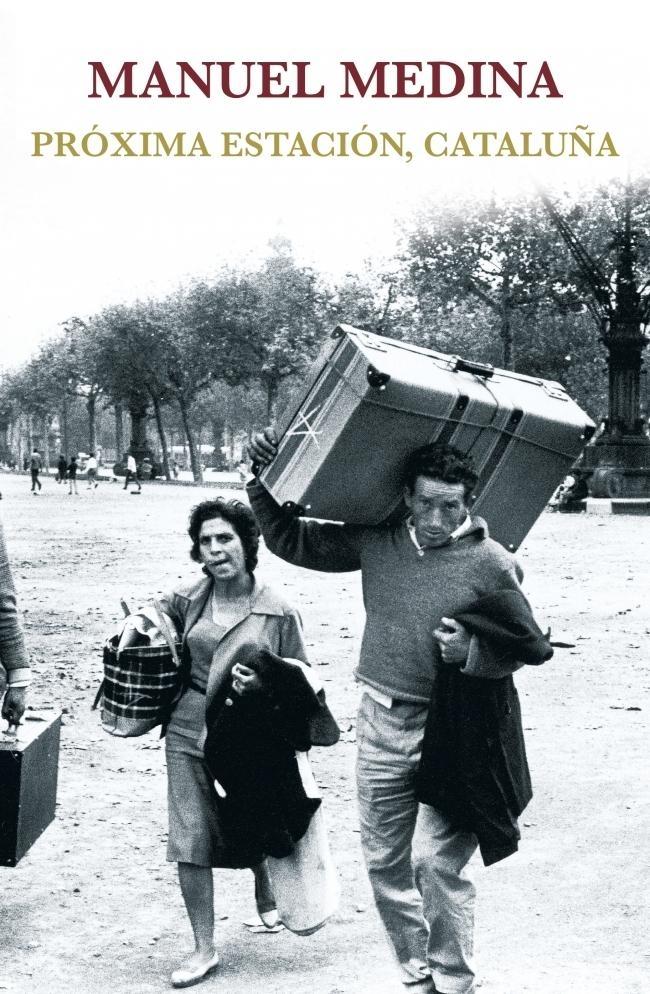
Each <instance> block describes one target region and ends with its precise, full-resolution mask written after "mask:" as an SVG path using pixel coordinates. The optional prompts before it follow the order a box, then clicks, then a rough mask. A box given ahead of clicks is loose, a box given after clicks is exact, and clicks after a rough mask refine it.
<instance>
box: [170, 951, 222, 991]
mask: <svg viewBox="0 0 650 994" xmlns="http://www.w3.org/2000/svg"><path fill="white" fill-rule="evenodd" d="M190 963H191V961H190ZM218 965H219V956H218V955H217V953H214V954H213V956H211V957H210V959H208V960H204V961H202V962H199V963H197V964H196V965H187V966H180V967H179V968H178V970H174V972H173V973H172V976H171V981H172V987H191V986H192V984H200V983H201V981H202V980H204V979H205V978H206V977H207V976H208V974H209V973H212V971H213V970H216V968H217V967H218Z"/></svg>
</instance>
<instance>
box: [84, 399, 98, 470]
mask: <svg viewBox="0 0 650 994" xmlns="http://www.w3.org/2000/svg"><path fill="white" fill-rule="evenodd" d="M96 407H97V396H96V394H95V393H94V392H93V391H92V390H91V391H90V394H89V395H88V399H87V400H86V410H87V411H88V452H89V453H90V455H91V456H94V454H95V450H96V449H97V428H96V417H95V414H96Z"/></svg>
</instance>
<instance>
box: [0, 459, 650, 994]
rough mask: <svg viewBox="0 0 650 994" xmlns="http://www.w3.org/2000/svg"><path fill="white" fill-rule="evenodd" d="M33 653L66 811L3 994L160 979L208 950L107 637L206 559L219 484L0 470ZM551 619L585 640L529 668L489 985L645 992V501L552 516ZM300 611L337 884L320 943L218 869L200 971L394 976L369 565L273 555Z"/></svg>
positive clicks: (357, 989) (303, 978)
mask: <svg viewBox="0 0 650 994" xmlns="http://www.w3.org/2000/svg"><path fill="white" fill-rule="evenodd" d="M0 489H1V490H2V491H3V501H2V504H1V505H0V513H2V517H3V520H4V526H5V530H6V533H7V539H8V542H9V550H10V555H11V558H12V562H13V566H14V573H15V577H16V582H17V585H18V588H19V594H20V601H21V607H22V610H23V612H24V620H25V624H26V630H27V636H28V639H29V645H30V648H31V653H32V659H33V664H34V669H35V680H34V685H33V689H32V692H31V705H32V706H33V707H34V708H43V709H49V710H50V713H51V711H52V709H59V710H60V709H62V710H63V712H64V722H65V724H64V727H63V730H62V734H63V738H62V753H61V763H60V781H59V804H58V809H57V811H58V816H57V819H56V820H55V822H54V823H53V824H52V825H51V826H50V827H49V828H48V830H47V831H46V832H45V834H44V835H43V836H42V838H41V839H40V840H39V841H38V842H37V843H36V845H35V846H34V848H33V849H32V850H31V852H30V853H29V854H28V855H27V856H26V857H25V858H24V859H23V860H22V862H21V863H20V864H19V866H18V867H17V868H15V869H2V870H0V879H1V883H2V901H1V907H0V919H1V923H0V934H1V936H2V940H1V943H2V944H1V948H0V991H10V992H11V994H59V992H63V991H72V992H78V994H156V992H162V991H164V990H166V989H168V976H169V973H170V971H171V970H172V968H173V967H174V966H175V965H176V963H177V961H178V960H179V959H180V958H181V957H182V956H183V955H184V953H185V951H186V950H188V949H189V947H190V945H191V937H190V929H189V925H188V923H187V921H186V918H185V914H184V910H183V906H182V901H181V896H180V892H179V889H178V885H177V881H176V876H175V867H173V866H172V865H170V864H167V863H166V862H165V851H164V849H165V834H166V812H165V772H164V752H163V751H162V749H161V744H160V740H159V739H158V738H157V735H156V733H150V734H149V735H148V736H145V737H143V738H140V739H132V740H130V741H129V740H126V741H123V740H122V741H120V740H117V739H113V738H111V737H110V736H108V735H106V734H105V733H104V732H102V731H101V729H100V726H99V719H98V716H97V713H96V712H95V713H93V712H91V710H90V705H91V702H92V699H93V697H94V694H95V691H96V689H97V686H98V683H99V680H100V672H101V659H100V651H99V650H100V646H101V644H102V640H103V639H104V638H105V637H106V635H107V634H108V633H109V632H110V631H111V629H112V627H113V625H114V624H115V622H116V620H117V619H118V617H119V614H120V611H119V597H120V596H125V597H126V599H127V601H128V602H129V603H130V604H131V605H132V606H136V605H137V604H138V603H139V602H142V601H144V600H145V599H147V598H149V597H150V596H151V595H153V594H155V593H157V592H158V591H162V590H164V589H168V588H169V587H170V586H172V585H173V584H175V583H176V582H177V580H178V579H179V578H180V577H183V578H189V577H191V576H192V575H193V573H195V571H196V566H195V565H193V564H192V563H191V562H190V560H189V558H188V555H187V549H188V540H187V538H186V536H185V524H186V519H187V513H188V511H189V508H190V507H191V505H193V504H194V503H196V502H197V501H198V500H200V499H202V498H203V497H204V496H205V495H206V494H208V493H210V494H214V492H215V491H214V490H210V491H207V490H205V491H202V490H200V489H193V488H190V487H167V488H166V487H165V486H164V485H150V486H146V485H145V486H144V487H143V494H142V496H140V497H132V496H130V495H128V494H126V493H124V492H123V491H122V489H121V487H120V486H119V485H118V484H108V483H106V484H103V485H101V486H100V488H99V489H98V490H97V491H96V492H94V493H93V492H90V491H88V490H86V489H85V483H83V482H81V483H80V496H79V497H69V496H68V495H67V493H66V491H65V490H64V488H63V487H59V486H57V484H56V483H55V482H54V481H53V480H52V479H49V480H48V479H44V482H43V491H42V495H41V496H40V497H38V498H33V497H31V496H30V494H29V480H28V478H27V477H24V476H23V477H16V476H9V475H3V476H1V477H0ZM519 556H520V559H521V561H522V564H523V566H524V569H525V571H526V581H525V586H526V590H527V592H528V594H529V596H530V598H531V600H532V602H533V605H534V607H535V610H536V613H537V616H538V618H539V620H540V623H541V624H542V625H544V624H545V623H549V624H551V625H552V627H553V632H554V635H555V637H557V638H562V639H564V640H565V641H567V642H573V643H575V648H574V649H565V650H558V651H557V652H556V655H555V658H554V659H553V660H551V661H550V662H549V663H547V664H546V665H545V666H544V667H541V668H539V669H533V668H531V669H529V670H528V671H525V672H523V673H521V674H520V675H519V678H518V686H519V691H520V695H521V698H522V707H523V710H524V724H525V727H526V729H527V732H526V735H527V743H528V753H529V761H530V766H531V770H532V774H533V781H534V787H535V797H534V799H533V801H532V803H531V805H530V806H529V808H528V810H527V811H526V812H525V814H524V817H523V819H522V822H523V826H522V831H523V841H522V844H521V848H520V852H519V853H518V854H517V855H515V856H513V857H511V858H510V859H507V860H505V861H504V862H503V863H499V864H497V865H496V866H494V867H491V868H490V869H488V870H486V869H484V868H483V867H482V865H481V863H480V859H477V860H476V862H475V875H476V878H477V884H478V889H479V912H478V920H477V949H476V953H477V966H478V972H479V977H480V978H481V988H480V989H481V992H482V994H483V992H484V994H550V992H554V994H555V992H559V994H568V992H570V994H605V992H613V991H616V992H617V994H618V992H620V994H642V992H645V991H648V990H649V989H650V980H649V979H648V978H649V972H650V971H649V967H650V963H649V962H648V946H647V927H648V915H647V911H648V892H649V889H650V888H649V879H648V838H650V811H649V794H650V791H649V790H648V776H647V755H648V752H647V742H648V739H647V726H648V714H649V710H650V701H649V699H648V697H649V695H648V685H649V682H650V676H649V660H650V611H649V608H648V592H649V591H650V519H648V518H635V517H618V516H616V517H596V516H588V517H587V516H574V515H558V514H550V513H547V514H545V515H543V517H542V518H541V519H540V521H539V522H538V524H537V525H536V527H535V529H534V530H533V532H532V533H531V535H530V536H529V538H528V539H527V541H526V543H525V545H524V546H523V547H522V549H521V550H520V553H519ZM259 569H260V572H261V573H262V574H263V575H264V576H265V578H266V579H267V580H269V581H270V582H272V583H274V584H276V585H278V586H279V587H280V588H283V589H284V590H285V593H286V594H287V595H288V597H289V598H290V599H293V601H294V602H295V603H297V605H298V606H299V609H300V610H301V612H302V615H303V620H304V622H305V627H306V630H307V636H308V641H309V643H310V644H311V645H312V646H313V648H312V656H313V662H314V663H315V665H317V666H318V667H319V668H320V671H321V673H322V675H323V677H324V679H325V680H326V686H327V688H328V695H329V700H330V703H331V706H332V710H333V711H334V713H335V714H336V716H337V718H338V719H339V722H340V724H341V726H342V727H343V729H344V730H345V733H344V735H343V740H342V741H341V742H340V743H339V744H338V745H337V746H335V747H334V748H333V749H327V750H324V749H321V750H313V756H312V762H313V767H314V770H315V773H316V776H317V778H318V780H319V782H320V784H321V786H322V788H323V793H324V804H325V810H326V815H327V819H328V824H329V830H330V837H331V841H332V843H333V846H334V849H335V852H336V858H337V862H338V866H339V870H340V876H341V880H342V885H343V898H342V903H341V907H340V910H339V912H338V914H337V915H336V917H335V918H334V919H333V920H332V921H331V922H330V923H329V924H328V925H327V926H326V927H325V928H324V929H322V930H321V931H320V932H318V933H316V934H315V935H314V936H312V937H310V938H299V937H297V936H293V935H291V934H290V933H288V932H281V933H278V934H274V935H271V934H269V935H253V934H250V933H248V932H247V931H246V930H245V929H244V928H243V926H242V924H241V920H242V918H245V917H246V916H247V915H249V914H250V913H251V912H252V910H253V908H254V905H253V888H252V876H251V875H250V874H249V873H248V872H247V871H217V874H216V896H217V918H218V945H219V949H220V953H221V956H222V966H221V967H220V968H219V970H218V972H217V973H216V974H215V975H214V976H213V977H212V978H210V980H208V981H207V982H206V983H205V984H204V985H203V986H202V988H201V989H202V990H205V991H206V994H210V992H215V994H217V992H224V994H244V992H252V991H255V992H257V991H263V992H264V994H348V992H350V994H352V992H353V994H370V992H377V994H393V992H394V994H398V992H399V991H400V990H401V985H400V984H399V982H398V981H397V978H396V974H395V973H394V969H393V966H392V962H391V959H390V957H389V954H388V952H387V949H386V946H385V944H384V940H383V936H382V934H381V930H380V926H379V923H378V920H377V918H376V915H375V912H374V909H373V906H372V901H371V898H370V892H369V887H368V884H367V881H366V878H365V872H364V869H363V866H362V862H361V854H360V849H359V836H358V833H357V813H356V805H355V800H354V784H353V764H354V752H355V745H354V721H355V718H354V715H355V707H356V698H357V691H356V688H355V686H354V682H353V679H352V667H353V663H354V659H355V655H356V652H357V648H358V641H359V634H360V631H361V626H362V607H361V598H360V590H359V579H358V577H357V576H355V575H353V574H345V575H340V574H339V575H333V576H328V575H325V574H318V573H308V572H306V571H298V570H296V569H294V568H291V567H289V566H287V565H286V564H284V563H281V562H279V561H278V560H276V559H274V558H273V557H271V556H270V555H269V554H268V553H266V552H264V553H263V555H262V557H261V562H260V566H259Z"/></svg>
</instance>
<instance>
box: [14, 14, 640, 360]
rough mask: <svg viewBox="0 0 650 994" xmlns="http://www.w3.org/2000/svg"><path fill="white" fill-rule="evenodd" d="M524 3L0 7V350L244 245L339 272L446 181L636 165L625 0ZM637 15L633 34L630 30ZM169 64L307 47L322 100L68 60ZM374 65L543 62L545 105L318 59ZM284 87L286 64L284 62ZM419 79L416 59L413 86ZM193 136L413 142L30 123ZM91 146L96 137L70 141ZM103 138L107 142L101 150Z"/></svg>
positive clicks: (513, 185)
mask: <svg viewBox="0 0 650 994" xmlns="http://www.w3.org/2000/svg"><path fill="white" fill-rule="evenodd" d="M580 6H581V7H582V8H583V10H584V11H585V15H584V17H586V18H588V20H586V21H583V17H581V16H580V14H579V12H577V11H575V10H573V9H572V8H571V7H570V5H569V4H568V3H566V2H562V3H559V2H557V0H552V2H548V3H545V4H544V5H539V6H530V5H528V8H526V7H525V6H522V5H521V4H520V3H515V2H514V0H506V2H496V3H494V4H491V5H486V4H484V3H471V2H469V3H468V2H466V3H464V4H462V5H461V4H455V5H446V4H436V3H421V2H418V3H408V2H403V3H402V4H400V5H397V4H393V3H386V2H383V0H374V2H370V0H360V2H356V3H352V2H350V0H347V2H338V0H334V2H332V0H330V2H329V3H327V4H325V3H323V4H314V3H304V2H297V0H296V2H284V3H283V2H282V0H279V2H277V3H275V4H272V5H271V4H268V3H266V2H264V0H252V2H248V3H246V2H240V3H237V4H233V3H228V4H219V3H215V2H212V0H205V2H197V0H186V2H185V3H184V4H183V5H180V4H176V3H174V4H171V3H166V2H160V0H138V2H137V3H134V2H125V0H110V2H103V0H102V2H97V0H95V2H93V3H90V4H89V3H87V2H85V3H81V2H76V0H59V2H58V3H57V4H51V3H49V2H45V0H39V2H34V0H21V2H18V0H14V2H13V3H9V2H3V3H2V5H1V11H2V14H1V18H2V20H1V23H0V44H1V45H2V60H1V64H0V77H1V83H2V103H1V104H0V114H1V116H2V135H3V158H4V166H5V168H4V169H3V177H4V182H3V188H2V192H1V194H0V197H1V208H2V235H1V239H2V259H1V261H2V274H3V277H4V278H3V281H2V286H3V291H2V300H1V304H0V321H1V325H0V334H1V336H2V339H1V341H2V354H1V356H0V364H2V365H4V366H11V365H13V364H15V363H17V362H20V361H23V360H24V359H25V358H27V357H28V356H29V355H30V353H32V352H33V351H34V350H35V349H36V348H37V346H38V343H39V341H41V340H43V338H45V337H47V336H49V335H51V334H53V333H55V332H56V330H57V328H58V325H59V323H60V322H61V321H63V320H65V319H66V318H67V317H69V316H70V315H72V314H79V315H82V316H85V315H89V314H92V313H94V312H96V311H97V310H99V309H101V308H102V307H104V306H106V305H108V304H111V303H116V302H119V301H123V300H126V301H128V300H132V299H134V298H136V297H137V296H147V295H156V294H164V293H165V292H167V291H168V290H171V289H173V288H174V287H175V286H176V285H177V284H178V283H179V282H180V281H183V280H185V279H187V278H189V277H191V276H194V275H200V276H205V275H209V274H210V272H211V271H214V269H215V268H217V267H218V266H219V265H220V264H222V263H223V262H233V261H234V262H236V261H238V260H243V261H244V260H246V259H247V258H249V257H257V256H259V255H261V254H262V253H263V252H264V249H265V246H266V244H267V242H268V240H269V238H271V237H273V236H274V235H276V234H283V235H286V236H287V237H289V238H290V239H291V240H292V242H293V244H294V247H295V251H296V254H297V255H298V257H299V259H300V260H302V261H305V262H308V263H311V264H313V265H315V266H316V267H318V268H320V269H322V270H324V271H327V272H331V273H332V274H334V275H340V274H341V273H343V272H345V271H346V270H349V269H355V268H358V267H359V266H360V265H361V263H362V261H363V259H364V258H365V257H368V256H370V257H374V256H379V255H382V254H387V255H390V253H391V251H392V249H393V246H394V242H395V222H396V221H398V220H399V219H401V218H404V217H405V216H407V214H408V212H409V211H411V210H412V209H413V208H414V206H416V205H417V203H418V202H419V201H420V200H421V199H422V197H424V196H433V197H435V196H441V195H452V196H453V194H454V192H455V191H457V190H462V191H464V192H467V191H468V190H476V191H477V192H480V191H483V192H485V191H486V190H496V191H497V192H498V193H502V194H509V193H511V192H514V191H516V190H517V189H519V188H521V187H525V186H527V185H530V183H531V182H532V181H536V180H541V181H543V182H544V183H547V184H549V185H550V186H558V187H569V188H577V187H578V186H579V185H580V184H581V183H586V184H593V183H596V182H599V181H606V180H607V179H608V178H609V177H611V176H612V175H625V173H626V171H627V170H628V169H631V170H632V171H639V170H642V169H643V168H644V166H645V164H646V163H647V160H648V152H649V149H650V139H648V137H647V133H646V121H647V106H648V102H649V101H648V97H649V92H648V91H649V84H648V73H647V59H646V53H645V51H644V48H645V46H646V38H645V32H644V31H643V30H642V24H641V21H640V15H638V14H636V10H637V7H636V6H634V7H633V6H632V3H631V2H629V0H623V2H619V3H617V4H616V5H615V6H612V5H611V4H607V5H605V4H602V5H599V4H597V3H591V4H589V6H588V7H587V5H586V4H584V5H580ZM634 24H637V26H638V28H639V30H634V29H632V30H631V31H630V25H634ZM156 60H158V61H159V62H160V63H161V65H162V66H163V68H164V70H165V71H166V72H167V75H168V76H169V78H170V81H171V82H172V86H173V87H175V86H176V75H175V64H176V62H177V61H179V60H185V61H188V62H190V63H192V64H196V65H197V66H200V64H201V62H203V61H234V62H237V61H241V60H248V61H262V60H273V61H288V62H291V61H307V62H311V63H312V67H311V70H310V72H311V77H310V78H311V80H313V83H314V85H316V84H318V85H320V84H323V85H324V86H325V88H326V96H325V97H324V98H323V99H311V100H298V99H286V100H285V99H278V100H260V99H257V98H255V97H253V96H251V97H249V98H245V99H242V100H228V99H226V98H224V97H223V96H220V95H219V94H218V93H217V94H216V95H214V96H213V97H212V98H211V99H209V100H208V99H206V98H205V97H203V96H201V95H199V94H197V95H196V96H193V97H191V98H190V99H185V100H176V99H175V100H161V99H156V98H153V99H150V100H142V99H133V100H130V99H126V100H125V99H118V98H117V97H114V98H113V99H107V98H104V99H100V100H91V99H89V98H88V93H89V92H90V89H91V82H92V80H91V72H90V69H89V67H88V62H90V61H102V62H104V63H105V64H106V66H107V67H110V68H111V70H114V71H115V70H116V69H117V67H119V66H120V65H121V64H122V63H123V62H125V61H136V62H137V63H138V69H137V73H138V75H137V79H138V80H140V81H142V80H143V79H146V76H147V75H148V71H149V69H150V68H151V66H152V64H153V62H154V61H156ZM344 60H353V61H355V63H356V64H357V65H358V66H359V67H360V68H361V69H363V70H367V69H368V68H369V67H371V66H372V65H373V63H374V62H376V61H378V60H384V61H390V62H393V61H400V60H403V61H419V62H423V63H425V62H427V61H436V60H442V61H449V62H455V63H457V64H459V65H460V66H463V67H466V66H467V62H468V61H490V60H492V61H501V62H502V63H504V64H505V65H512V63H513V62H514V61H516V60H517V61H525V62H526V63H527V64H528V67H527V68H529V72H528V73H527V75H526V77H525V78H526V79H527V80H530V81H531V85H532V82H533V81H534V78H535V76H536V71H535V70H536V69H537V68H538V67H539V66H540V65H541V63H542V62H543V61H544V60H547V61H548V64H549V66H550V68H551V70H552V73H553V78H554V79H555V81H556V82H557V84H558V87H559V89H560V90H561V92H562V93H563V97H562V99H555V100H548V99H537V100H526V99H522V100H519V99H517V98H516V97H515V96H514V95H511V94H507V93H505V91H504V93H505V95H504V97H503V98H502V99H500V100H491V99H485V100H479V99H468V97H467V95H466V92H465V93H463V94H461V95H459V96H457V97H453V98H449V99H446V100H440V99H438V100H435V99H434V100H432V99H418V98H413V99H401V100H398V99H380V100H377V99H369V98H368V97H366V98H365V99H354V100H343V99H341V98H340V96H339V93H340V90H341V79H342V72H341V68H340V65H339V63H340V62H341V61H344ZM288 78H289V81H290V80H291V79H292V77H288ZM425 80H426V76H425V75H424V74H422V81H423V82H424V81H425ZM94 125H96V126H97V128H96V130H97V131H99V132H102V133H106V134H110V132H111V131H122V132H141V131H147V132H155V131H162V132H163V133H164V134H166V135H168V136H170V137H171V136H173V135H174V134H175V133H176V132H178V131H184V132H186V133H188V134H189V135H193V134H195V133H196V132H200V133H201V134H202V135H203V136H204V139H205V141H206V144H207V145H208V147H209V149H210V150H211V151H213V150H215V149H216V148H217V147H218V144H219V142H218V136H219V134H220V133H221V132H223V131H240V132H246V131H270V130H278V131H288V132H292V133H293V132H296V131H300V132H302V133H303V134H304V135H306V136H311V135H312V134H313V133H314V132H317V131H321V130H322V131H347V132H349V133H350V134H354V133H355V132H358V131H359V130H360V129H362V127H363V125H367V129H368V130H370V131H373V132H375V133H377V132H379V131H382V130H383V131H390V132H397V131H404V132H406V135H407V142H408V144H409V147H410V148H412V149H413V152H414V157H413V160H412V161H411V162H410V163H408V164H407V163H405V162H404V161H401V160H400V159H398V158H393V159H390V158H389V159H380V158H364V159H362V158H354V157H349V158H342V159H337V158H323V159H316V158H309V159H301V158H286V157H280V158H275V159H272V158H269V157H266V156H263V157H260V158H248V159H244V158H230V159H224V158H221V157H218V156H212V157H208V158H201V157H193V158H169V159H156V158H141V157H133V158H130V157H119V158H116V157H97V158H89V157H85V156H83V155H81V156H79V157H76V158H75V157H64V158H54V157H53V156H51V155H50V154H48V153H47V152H46V154H45V155H44V156H43V157H42V158H35V157H33V156H32V155H31V152H32V148H33V139H32V134H31V133H32V132H35V131H43V132H55V131H69V132H73V133H74V134H76V135H77V136H78V138H79V139H80V138H81V136H83V135H84V134H86V133H87V132H89V131H90V130H91V129H92V128H93V126H94ZM577 125H584V126H588V127H589V128H590V129H591V130H593V131H594V132H595V133H596V135H602V134H603V133H604V132H606V131H609V132H610V133H611V135H612V138H613V140H614V142H615V144H616V147H617V148H618V150H619V151H620V152H621V157H620V158H619V159H610V158H604V157H603V158H598V159H591V160H589V159H585V158H574V159H571V158H562V159H540V158H529V159H512V158H507V157H502V158H498V159H495V158H489V157H486V158H480V157H474V158H471V159H462V158H454V159H450V158H447V159H444V158H430V157H428V156H426V154H424V152H423V147H422V146H423V138H424V136H425V135H426V134H427V133H428V132H430V131H446V132H448V133H449V135H450V136H451V135H456V134H458V132H460V131H462V132H464V133H465V134H471V133H472V132H474V131H483V130H487V131H497V132H499V133H502V132H503V131H509V132H510V133H511V134H518V133H519V132H520V131H531V132H533V133H534V134H539V133H540V132H542V131H544V130H550V131H553V132H560V131H571V130H573V129H574V128H575V127H576V126H577ZM92 147H93V148H96V147H98V146H97V145H94V146H92ZM113 147H114V143H113V145H112V146H111V148H113Z"/></svg>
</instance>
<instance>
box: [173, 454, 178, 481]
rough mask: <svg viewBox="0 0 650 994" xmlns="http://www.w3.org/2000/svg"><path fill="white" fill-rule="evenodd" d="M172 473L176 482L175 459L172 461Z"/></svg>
mask: <svg viewBox="0 0 650 994" xmlns="http://www.w3.org/2000/svg"><path fill="white" fill-rule="evenodd" d="M172 473H173V474H174V479H175V480H177V479H178V463H177V462H176V460H175V459H174V461H173V463H172Z"/></svg>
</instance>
